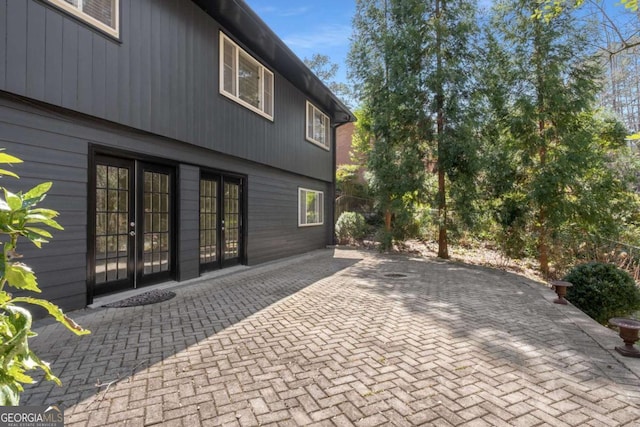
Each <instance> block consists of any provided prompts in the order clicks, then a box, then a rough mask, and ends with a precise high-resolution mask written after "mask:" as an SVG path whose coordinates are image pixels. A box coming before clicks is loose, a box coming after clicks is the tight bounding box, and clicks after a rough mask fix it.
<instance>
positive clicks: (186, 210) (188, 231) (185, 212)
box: [178, 165, 200, 280]
mask: <svg viewBox="0 0 640 427" xmlns="http://www.w3.org/2000/svg"><path fill="white" fill-rule="evenodd" d="M178 179H179V186H180V188H179V193H178V197H179V202H178V211H179V212H178V223H179V225H178V271H179V275H180V277H179V279H180V280H187V279H193V278H194V277H198V275H199V274H200V264H199V260H200V252H199V245H200V234H199V227H200V218H199V209H200V169H199V168H198V167H196V166H191V165H180V171H179V173H178Z"/></svg>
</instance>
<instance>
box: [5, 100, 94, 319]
mask: <svg viewBox="0 0 640 427" xmlns="http://www.w3.org/2000/svg"><path fill="white" fill-rule="evenodd" d="M0 102H2V103H1V104H0V147H1V148H6V151H7V152H9V153H10V154H12V155H15V156H18V157H20V158H22V159H23V160H25V163H24V164H17V165H14V166H13V167H12V168H11V170H12V171H14V172H16V173H17V174H18V175H20V180H13V179H12V178H3V181H2V184H3V186H6V187H7V188H9V189H11V190H14V191H26V190H28V189H29V188H31V187H33V186H35V185H37V184H39V183H41V182H44V181H53V183H54V184H53V188H52V189H51V191H50V192H49V194H48V196H47V198H46V199H45V201H44V202H43V206H44V207H47V208H51V209H55V210H57V211H59V212H60V213H61V216H60V217H59V222H60V224H61V225H62V226H63V227H64V231H55V232H53V235H54V239H53V240H52V242H51V243H49V244H45V245H43V247H42V249H37V248H35V247H34V246H32V245H31V244H29V243H27V242H25V241H22V242H21V243H20V244H19V247H18V250H19V252H20V253H22V254H23V255H24V260H25V263H27V264H28V265H29V266H31V267H32V268H33V269H34V271H35V272H36V274H37V276H38V282H39V284H40V287H41V288H42V289H43V290H44V293H43V297H44V298H47V299H51V300H54V301H55V302H56V303H58V304H61V305H62V306H63V307H65V308H78V307H82V306H84V304H85V303H86V282H85V278H86V261H85V259H86V252H87V244H86V242H87V234H86V227H87V178H86V177H87V142H86V140H85V139H84V138H82V137H81V136H74V135H73V134H71V133H70V132H68V130H69V128H70V127H71V126H70V125H69V123H67V122H63V121H57V120H52V119H51V118H49V117H47V116H43V115H40V114H25V113H24V112H23V111H21V110H18V109H14V108H10V107H7V106H6V105H7V103H6V102H3V101H2V100H1V99H0ZM56 122H57V123H56ZM52 123H56V125H55V126H53V125H52Z"/></svg>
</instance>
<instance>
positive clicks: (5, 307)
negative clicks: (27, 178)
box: [0, 153, 89, 406]
mask: <svg viewBox="0 0 640 427" xmlns="http://www.w3.org/2000/svg"><path fill="white" fill-rule="evenodd" d="M20 162H21V160H20V159H17V158H15V157H12V156H9V155H7V154H5V153H0V163H5V164H7V163H9V164H10V163H20ZM0 175H4V176H11V177H15V178H17V177H18V176H17V175H16V174H15V173H13V172H10V171H6V170H0ZM50 188H51V183H50V182H46V183H43V184H40V185H37V186H36V187H34V188H32V189H31V190H29V191H27V192H26V193H22V192H18V193H13V192H11V191H9V190H8V189H7V188H6V187H0V189H2V190H3V193H4V197H2V196H0V235H2V236H4V237H5V239H4V241H2V242H0V245H2V256H0V405H1V406H7V405H18V404H19V402H20V393H21V392H22V391H23V386H22V384H31V383H33V382H34V381H33V379H32V378H31V377H30V376H29V375H27V374H26V372H27V371H30V370H33V369H36V368H39V369H41V370H42V371H43V372H44V375H45V379H46V380H47V381H54V382H55V383H57V384H60V380H59V379H58V378H57V377H56V376H55V375H54V374H53V373H52V372H51V369H50V368H49V364H48V363H46V362H43V361H41V360H40V359H39V358H38V357H37V356H36V355H35V354H34V353H33V352H32V351H31V350H30V349H29V338H32V337H34V336H35V335H36V334H35V333H34V332H33V331H32V330H31V326H32V316H31V313H30V312H29V311H28V310H27V309H25V308H23V307H21V306H20V305H19V304H33V305H38V306H40V307H42V308H44V309H45V310H47V312H48V313H49V314H50V315H51V316H53V317H54V318H55V319H56V320H57V321H58V322H60V323H62V324H63V325H65V326H66V327H67V328H68V329H69V330H71V331H72V332H74V333H76V334H78V335H84V334H88V333H89V331H88V330H85V329H82V328H81V327H80V326H78V325H77V324H76V323H75V322H74V321H73V320H71V319H70V318H68V317H67V316H66V315H65V314H64V313H63V312H62V310H60V308H59V307H57V306H56V305H54V304H52V303H50V302H49V301H47V300H44V299H38V298H32V297H28V296H18V297H14V296H13V295H12V294H10V293H9V292H7V290H6V286H10V287H13V288H15V289H18V290H21V291H30V292H36V293H40V292H41V291H40V288H39V287H38V283H37V279H36V276H35V274H34V272H33V271H32V270H31V268H29V267H28V266H27V265H25V264H23V263H21V262H19V261H18V260H19V259H20V258H21V256H20V254H18V253H17V252H16V250H17V244H18V238H19V237H24V238H26V239H27V240H28V241H30V242H31V243H33V244H34V245H35V246H37V247H38V248H39V247H41V245H42V244H43V243H46V242H47V239H50V238H51V237H52V236H51V233H50V232H49V231H47V230H45V229H43V228H41V227H43V226H46V227H50V228H53V229H56V230H62V227H61V226H60V224H58V222H57V221H56V220H55V218H56V217H57V216H58V213H57V212H56V211H53V210H51V209H43V208H38V207H36V206H37V205H38V204H39V203H40V202H42V201H43V200H44V199H45V197H46V193H47V191H49V189H50Z"/></svg>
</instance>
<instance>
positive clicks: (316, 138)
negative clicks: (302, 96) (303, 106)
mask: <svg viewBox="0 0 640 427" xmlns="http://www.w3.org/2000/svg"><path fill="white" fill-rule="evenodd" d="M306 128H307V141H309V142H312V143H314V144H316V145H319V146H321V147H322V148H324V149H325V150H329V149H331V121H330V120H329V117H328V116H327V115H326V114H324V113H323V112H322V111H320V110H319V109H318V108H317V107H316V106H315V105H313V104H312V103H310V102H309V101H307V126H306Z"/></svg>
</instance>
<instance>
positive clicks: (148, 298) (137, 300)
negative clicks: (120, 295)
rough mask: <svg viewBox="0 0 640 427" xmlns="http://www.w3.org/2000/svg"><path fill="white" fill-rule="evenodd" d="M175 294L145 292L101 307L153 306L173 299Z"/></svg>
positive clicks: (168, 292) (157, 291)
mask: <svg viewBox="0 0 640 427" xmlns="http://www.w3.org/2000/svg"><path fill="white" fill-rule="evenodd" d="M175 296H176V294H175V292H171V291H163V290H161V289H158V290H154V291H149V292H145V293H143V294H140V295H136V296H133V297H129V298H126V299H123V300H122V301H116V302H112V303H111V304H105V305H103V307H108V308H120V307H137V306H139V305H148V304H155V303H158V302H162V301H168V300H170V299H171V298H173V297H175Z"/></svg>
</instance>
